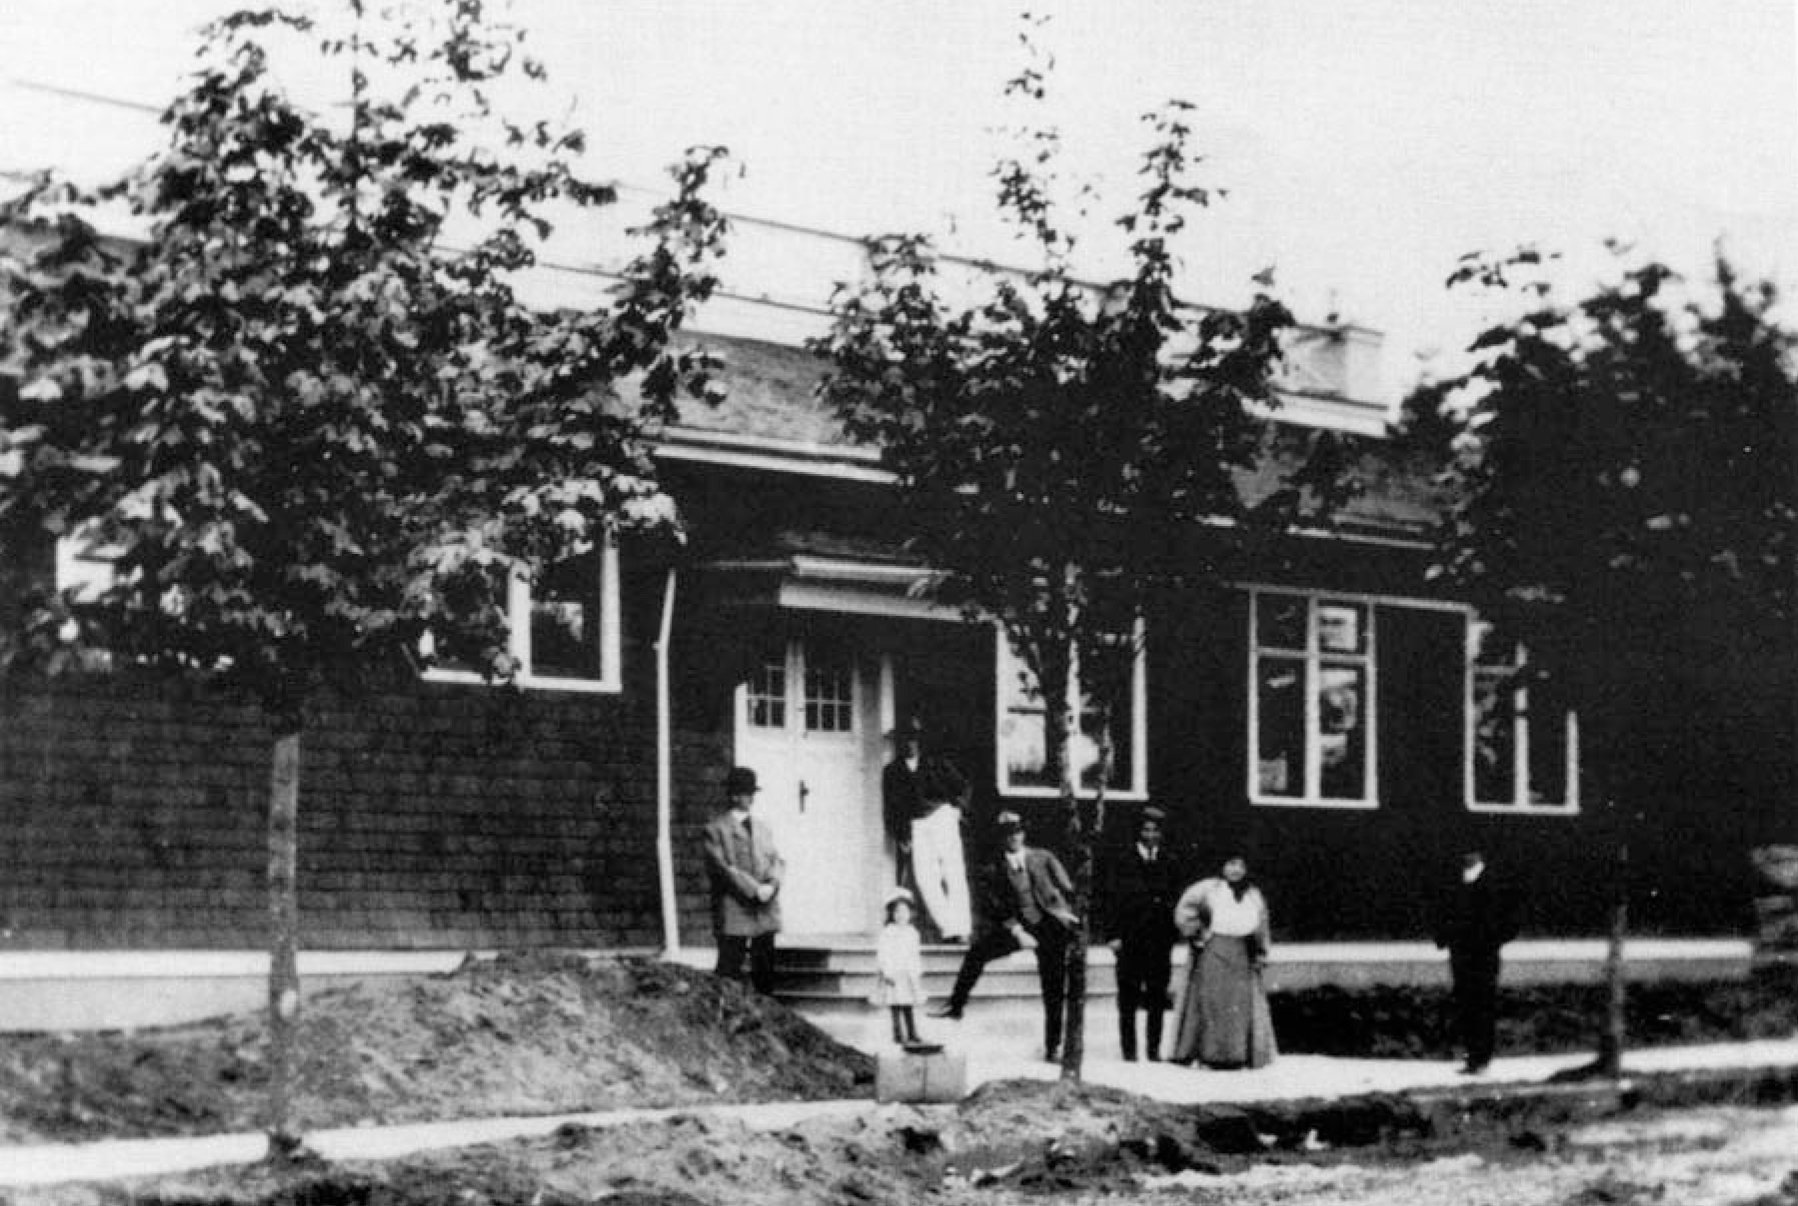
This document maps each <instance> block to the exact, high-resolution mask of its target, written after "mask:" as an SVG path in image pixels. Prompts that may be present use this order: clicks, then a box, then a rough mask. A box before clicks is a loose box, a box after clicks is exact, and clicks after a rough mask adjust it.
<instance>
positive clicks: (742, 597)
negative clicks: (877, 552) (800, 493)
mask: <svg viewBox="0 0 1798 1206" xmlns="http://www.w3.org/2000/svg"><path fill="white" fill-rule="evenodd" d="M699 571H700V573H702V574H704V575H705V576H706V577H707V578H708V579H710V580H711V590H712V594H713V597H714V598H716V599H718V600H719V601H720V602H723V603H725V604H727V605H735V606H747V607H772V608H786V609H790V610H795V611H828V612H836V613H839V614H845V615H864V616H884V617H888V618H891V619H904V620H944V621H960V620H961V619H962V618H963V616H962V612H961V610H960V609H959V608H957V607H954V606H951V605H947V604H944V603H941V602H938V601H937V600H935V599H933V598H931V597H930V592H931V590H932V588H933V587H935V586H936V584H937V583H938V582H939V581H940V580H941V578H942V575H941V573H939V572H938V571H936V570H932V569H930V568H928V567H925V566H921V565H915V564H906V563H900V562H894V561H883V560H880V559H877V558H870V557H856V556H833V555H826V554H818V553H792V554H785V555H781V556H772V557H748V558H727V559H719V560H714V561H709V562H706V563H704V564H703V565H701V566H700V567H699Z"/></svg>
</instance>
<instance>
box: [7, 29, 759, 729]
mask: <svg viewBox="0 0 1798 1206" xmlns="http://www.w3.org/2000/svg"><path fill="white" fill-rule="evenodd" d="M522 42H523V34H522V33H521V32H520V31H518V30H516V29H511V28H508V27H506V26H504V25H502V24H500V23H498V22H496V21H494V20H492V19H491V18H489V16H488V15H487V14H486V13H485V11H484V6H483V5H481V4H480V3H478V2H476V0H458V2H457V3H454V4H443V5H437V6H434V7H432V8H430V9H429V10H426V11H414V12H412V13H411V14H410V15H409V16H406V17H403V18H400V19H390V18H388V17H387V16H386V14H382V15H381V16H380V17H377V16H376V15H374V14H372V13H370V12H368V11H365V9H364V6H363V5H362V4H361V3H360V2H356V3H352V4H350V5H349V10H348V12H347V14H345V17H344V19H343V20H341V21H338V22H336V23H335V24H334V25H333V26H331V27H326V26H320V25H314V24H313V23H312V22H311V21H310V20H308V19H305V18H301V17H296V16H293V15H289V14H287V13H284V12H282V11H279V10H274V9H269V10H260V11H246V12H239V13H236V14H233V15H231V16H228V17H225V18H224V19H222V20H220V21H219V22H217V23H215V24H214V25H212V26H211V27H209V29H208V30H207V32H206V34H205V37H204V44H203V49H202V52H201V56H200V66H199V68H198V70H197V71H196V73H195V74H194V75H193V76H192V77H191V79H190V80H189V82H188V85H187V87H186V90H185V91H184V92H183V93H182V94H181V95H180V97H179V98H178V99H177V100H176V101H175V102H174V103H173V104H172V105H171V106H170V107H169V109H168V110H167V112H166V113H165V114H164V117H163V124H164V126H165V128H166V131H167V143H166V145H165V146H164V147H163V148H162V149H161V150H160V151H159V152H157V153H156V154H155V155H154V156H153V157H152V158H151V159H149V160H148V161H147V162H146V163H144V164H143V165H142V166H141V167H140V168H139V169H138V170H136V171H135V172H133V173H132V174H131V175H130V176H129V177H128V178H126V179H123V180H120V181H118V182H116V183H114V184H112V185H109V186H107V187H104V188H101V189H97V190H91V191H86V190H81V189H77V188H73V187H71V186H69V185H66V184H60V183H56V182H53V181H50V180H48V179H45V180H43V181H41V182H40V183H39V184H38V185H37V186H36V187H34V188H32V189H30V190H29V191H28V192H27V193H26V194H25V195H24V196H22V197H20V198H17V199H15V200H14V201H12V202H10V203H8V204H7V205H6V206H5V207H4V208H3V209H0V238H3V240H4V241H3V242H0V253H3V258H0V274H3V276H0V280H3V282H4V283H3V284H0V290H3V292H4V296H6V297H7V298H8V306H7V310H6V313H5V321H4V323H3V324H0V366H4V369H5V371H6V374H7V375H8V376H11V377H12V378H13V379H14V385H15V386H16V388H15V389H13V390H9V391H5V392H0V524H3V525H4V528H3V529H0V531H3V533H4V537H5V539H6V540H7V542H8V543H9V544H11V545H13V546H14V547H18V546H19V545H22V544H25V543H27V542H28V541H29V540H30V539H31V534H32V533H34V532H42V533H47V534H49V535H51V536H63V535H71V534H73V535H76V536H78V537H80V538H81V539H83V540H85V541H88V542H90V543H91V544H93V545H94V546H95V547H97V548H100V549H103V550H104V551H105V552H106V553H107V555H108V556H110V557H111V558H112V559H113V560H114V563H115V567H116V571H117V572H116V575H115V577H114V579H113V584H112V586H111V587H110V588H109V589H108V590H106V591H105V592H104V593H103V594H102V595H100V596H99V597H97V598H86V599H77V598H72V597H62V598H49V597H40V598H37V599H35V600H33V604H34V606H33V607H32V608H31V609H30V610H31V613H32V615H33V618H34V623H33V624H32V625H31V626H30V630H29V633H28V634H27V636H26V637H25V638H24V639H22V640H15V641H13V642H12V643H11V644H10V647H9V648H8V649H7V650H6V652H7V654H8V655H9V657H10V658H11V659H12V660H14V661H21V660H35V661H39V662H42V661H44V660H46V659H54V658H55V656H56V655H57V652H58V650H60V649H62V648H64V647H65V646H66V644H67V642H66V641H65V639H64V638H66V637H67V636H68V635H69V633H71V632H74V631H79V633H80V636H81V638H82V640H83V641H85V642H88V643H93V644H97V645H100V646H103V647H105V648H107V649H110V650H111V651H113V652H114V653H115V654H118V655H122V656H124V657H126V658H129V659H132V660H134V661H137V662H141V663H144V664H147V665H155V666H161V667H164V668H170V669H179V670H183V671H199V672H203V673H206V674H209V675H212V676H215V677H218V678H221V679H224V680H227V681H229V682H232V683H234V684H236V685H240V686H243V687H246V688H248V689H249V690H251V691H253V692H254V693H255V695H256V696H257V697H259V698H260V699H262V700H263V701H264V702H265V703H266V704H267V705H268V706H269V707H270V708H271V709H273V710H274V711H275V712H276V713H278V714H281V715H291V714H292V713H293V712H294V709H295V708H296V707H297V706H298V704H299V702H300V701H301V700H303V699H304V698H305V697H306V695H307V694H308V693H310V692H311V691H312V690H313V689H315V688H316V687H318V686H320V685H322V684H331V685H333V686H335V687H338V688H348V689H353V688H355V687H357V686H358V685H363V684H368V683H371V682H374V681H379V680H380V679H382V678H385V677H389V676H393V675H395V674H411V673H415V672H416V670H417V669H418V668H419V656H420V655H419V652H418V651H419V646H420V640H421V638H422V637H423V636H424V635H425V634H426V633H427V632H432V633H435V634H437V636H438V640H439V647H455V648H460V649H462V650H464V651H469V650H472V651H474V655H475V656H476V658H477V660H479V661H483V662H484V663H485V664H486V665H487V666H488V667H489V668H490V669H491V670H493V671H494V672H496V673H500V674H504V673H506V672H508V671H509V670H510V669H511V667H510V666H509V665H508V664H507V662H506V659H505V655H504V652H503V651H504V649H505V642H504V639H503V631H502V628H501V625H502V623H503V607H504V586H503V577H504V572H507V571H510V570H511V569H513V568H522V569H525V570H533V569H536V568H537V567H540V566H542V565H544V564H546V563H548V562H552V561H554V560H557V559H558V558H561V557H564V556H567V555H570V554H573V553H577V552H579V551H580V550H582V549H584V548H587V547H590V546H592V545H593V544H594V543H596V542H598V541H601V540H603V539H605V538H606V537H607V536H609V535H610V534H612V533H615V532H618V531H621V530H625V529H657V528H666V527H669V526H670V525H671V524H672V522H673V519H674V511H673V507H672V505H671V504H670V502H669V501H668V499H667V498H666V497H665V496H664V495H663V494H662V493H661V491H660V489H659V487H658V486H657V484H656V482H655V479H654V475H653V472H652V469H651V466H650V464H649V461H648V459H647V457H646V455H645V454H644V452H643V450H642V448H641V446H640V445H639V443H638V439H637V437H638V434H639V432H640V430H641V428H642V425H643V424H644V423H645V422H646V421H653V420H656V419H658V418H664V417H666V416H668V415H669V414H670V413H671V408H672V405H673V399H674V397H675V395H676V394H677V393H678V392H679V391H681V390H692V391H697V392H702V393H703V392H704V391H706V390H707V389H708V388H709V383H708V380H707V369H708V364H707V362H706V360H705V359H704V358H703V356H699V355H696V354H693V353H690V352H676V351H674V350H671V349H670V346H669V336H670V333H671V332H672V331H673V330H674V329H675V328H677V327H678V326H679V325H680V323H681V321H682V319H683V316H684V315H685V314H686V313H687V312H688V310H689V309H690V308H691V307H692V305H694V304H695V303H696V302H698V301H700V300H702V299H703V298H704V297H705V296H706V295H707V294H708V293H709V292H710V290H711V288H712V286H713V279H712V277H711V276H710V275H709V273H708V271H707V262H708V261H709V260H710V258H711V257H712V256H714V255H715V254H716V252H717V249H718V246H719V240H720V237H721V235H722V234H723V230H724V222H723V219H722V218H721V216H720V215H719V214H718V213H717V211H715V210H714V209H712V208H711V207H710V206H709V205H708V204H707V203H706V202H705V201H704V199H703V193H702V189H703V186H704V184H705V182H706V179H707V175H708V173H709V172H710V171H711V170H712V169H713V167H714V166H715V164H716V162H717V159H718V156H719V154H720V152H718V151H716V150H713V149H701V150H698V151H695V152H693V153H691V154H690V155H689V157H688V158H687V159H686V161H685V162H684V163H683V164H681V165H680V166H679V167H678V168H676V169H675V171H674V176H675V182H676V190H675V194H674V197H673V199H672V200H671V201H669V202H668V203H667V204H665V205H664V206H662V207H661V208H660V209H658V210H657V211H656V213H655V215H654V217H653V219H652V221H651V222H650V223H649V225H648V228H647V231H646V233H647V234H648V235H649V242H648V244H647V245H646V249H645V250H644V252H643V253H642V254H640V255H639V256H638V257H637V258H636V259H635V260H634V261H633V262H632V263H631V265H630V267H629V268H628V270H627V271H626V273H625V274H624V283H623V285H622V287H621V288H620V289H619V290H618V292H617V299H616V302H615V304H614V305H613V306H612V307H611V308H610V309H609V310H603V311H596V312H589V313H540V312H538V311H536V310H533V309H532V308H530V307H529V306H527V305H526V304H524V302H523V301H521V300H520V298H519V297H518V296H517V294H516V292H515V287H516V280H517V275H518V274H519V273H521V272H523V271H525V270H528V269H529V268H531V267H532V266H533V265H534V264H535V263H537V261H538V256H539V254H540V250H541V247H542V244H543V241H544V239H546V238H547V237H548V236H549V235H550V234H551V233H552V232H553V230H554V228H555V225H556V223H558V222H562V221H565V220H567V219H569V218H572V217H575V216H577V215H578V214H579V213H580V212H581V211H583V210H587V209H591V208H594V207H598V206H603V205H606V204H608V203H610V202H611V201H612V200H613V192H612V190H611V189H610V188H609V187H607V186H605V185H603V184H596V183H592V182H589V181H587V180H585V179H584V178H582V177H581V176H580V175H579V174H577V171H576V169H575V166H574V162H575V158H576V156H578V154H579V153H580V151H581V149H582V140H581V136H580V134H579V132H578V131H574V130H567V129H562V128H560V127H558V126H556V125H553V124H551V123H547V122H529V121H524V120H519V119H517V118H515V117H512V116H508V115H507V114H510V113H512V112H513V110H512V109H511V108H508V109H507V110H506V113H505V114H502V112H501V111H500V110H499V108H498V106H497V104H496V101H495V99H494V98H495V97H496V96H499V95H502V93H503V90H504V89H505V88H508V87H515V86H516V85H515V77H517V76H519V75H521V74H522V75H523V76H525V77H527V78H529V79H532V80H536V79H540V78H541V75H542V72H541V69H540V68H539V67H538V66H537V65H536V64H535V63H534V62H533V61H532V60H530V59H528V58H527V57H525V55H524V52H523V46H522ZM283 52H291V53H288V54H286V55H285V57H284V55H283ZM284 63H285V64H287V65H289V66H290V67H291V66H293V65H296V64H297V65H299V66H300V67H301V68H302V70H304V69H308V68H310V69H316V67H317V64H319V63H323V64H325V65H326V66H327V69H328V70H329V71H332V72H335V73H336V74H335V75H333V77H332V79H333V83H334V85H335V86H341V88H342V90H343V91H344V92H347V95H348V102H347V105H343V104H338V103H335V98H334V97H333V98H332V99H333V103H330V104H326V105H323V106H322V107H321V108H318V109H314V108H308V107H307V106H306V105H304V104H303V103H302V102H301V101H300V100H299V99H297V98H296V97H295V96H294V95H292V94H291V93H290V92H289V91H288V90H286V89H285V88H284V87H283V86H282V79H283V76H282V73H281V67H282V65H283V64H284ZM507 95H510V94H507ZM121 210H128V211H129V214H130V215H131V217H130V218H129V219H127V221H128V222H130V223H131V224H133V225H135V226H136V227H138V228H140V229H144V230H145V233H144V235H143V237H142V238H141V240H136V241H130V242H125V241H120V240H117V239H111V238H107V237H105V236H103V235H102V234H101V233H100V232H99V230H98V229H97V228H96V224H97V223H99V222H101V221H103V220H106V217H107V216H108V215H111V216H117V215H118V214H119V212H120V211H121ZM626 375H635V376H636V377H639V378H640V379H641V381H642V386H643V387H642V392H641V399H640V400H638V399H631V398H627V397H625V396H624V395H622V394H621V393H620V392H619V391H618V390H617V389H615V388H614V383H616V382H617V381H619V380H620V379H621V378H623V377H625V376H626ZM70 621H74V623H71V622H70Z"/></svg>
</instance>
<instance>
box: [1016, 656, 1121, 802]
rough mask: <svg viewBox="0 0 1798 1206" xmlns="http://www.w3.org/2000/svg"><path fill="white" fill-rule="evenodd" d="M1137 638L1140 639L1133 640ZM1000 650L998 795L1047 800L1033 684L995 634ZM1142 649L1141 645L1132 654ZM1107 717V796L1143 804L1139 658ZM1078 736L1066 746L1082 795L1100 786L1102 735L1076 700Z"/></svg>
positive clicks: (1093, 712)
mask: <svg viewBox="0 0 1798 1206" xmlns="http://www.w3.org/2000/svg"><path fill="white" fill-rule="evenodd" d="M1138 636H1139V638H1140V633H1139V634H1138ZM997 637H998V639H997V640H996V642H995V644H996V645H997V646H998V650H999V682H998V692H997V694H998V699H999V717H998V755H999V790H1000V792H1001V793H1003V794H1006V795H1015V796H1050V795H1054V794H1055V793H1056V792H1058V791H1059V790H1060V785H1059V784H1058V783H1057V782H1056V781H1055V776H1054V774H1053V773H1051V771H1050V767H1049V756H1048V719H1047V716H1046V715H1045V711H1044V706H1043V698H1042V694H1041V692H1040V691H1039V690H1038V689H1037V684H1036V679H1035V677H1034V676H1033V675H1032V674H1031V673H1030V670H1029V669H1028V668H1027V667H1026V666H1025V664H1024V660H1023V659H1022V658H1020V657H1019V656H1018V655H1017V654H1016V652H1015V651H1014V650H1013V649H1012V647H1011V642H1009V641H1008V640H1006V638H1005V635H1004V633H1003V632H999V633H998V634H997ZM1141 647H1142V644H1141V641H1140V639H1139V640H1138V642H1137V648H1138V649H1139V650H1140V649H1141ZM1125 694H1126V696H1127V698H1125V699H1124V700H1122V701H1121V702H1120V703H1119V705H1118V706H1117V709H1116V710H1115V711H1114V712H1113V713H1112V716H1111V728H1110V734H1111V775H1110V777H1109V779H1108V780H1107V782H1106V785H1105V792H1106V795H1107V796H1110V797H1113V798H1117V799H1143V798H1145V796H1146V794H1147V791H1148V786H1147V784H1148V769H1147V762H1148V759H1147V751H1146V749H1145V742H1144V732H1143V728H1144V724H1143V720H1144V717H1143V712H1144V701H1145V683H1144V679H1143V658H1142V656H1141V655H1140V653H1139V654H1138V656H1137V658H1136V666H1135V670H1134V673H1133V674H1132V675H1131V684H1130V690H1129V691H1128V692H1126V693H1125ZM1081 700H1082V707H1081V709H1080V731H1079V732H1078V733H1076V734H1075V735H1074V739H1073V741H1072V742H1071V745H1072V747H1073V748H1072V751H1071V756H1072V759H1073V763H1074V770H1075V775H1076V781H1077V782H1078V783H1079V785H1080V787H1081V789H1082V790H1084V791H1089V792H1090V791H1094V790H1096V789H1097V788H1098V786H1099V746H1100V738H1101V736H1102V735H1103V734H1102V730H1101V722H1100V714H1099V710H1098V709H1097V708H1096V707H1094V706H1092V703H1091V701H1089V700H1086V699H1085V696H1084V694H1083V693H1082V695H1081Z"/></svg>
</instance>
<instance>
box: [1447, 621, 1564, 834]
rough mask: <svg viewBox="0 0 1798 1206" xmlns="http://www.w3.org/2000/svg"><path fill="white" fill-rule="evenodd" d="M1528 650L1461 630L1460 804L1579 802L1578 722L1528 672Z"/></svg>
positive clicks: (1553, 805)
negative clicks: (1463, 743) (1463, 798)
mask: <svg viewBox="0 0 1798 1206" xmlns="http://www.w3.org/2000/svg"><path fill="white" fill-rule="evenodd" d="M1528 667H1529V660H1528V655H1527V653H1526V652H1525V651H1524V650H1523V649H1521V648H1520V647H1518V646H1516V645H1513V644H1509V643H1504V642H1500V641H1498V640H1496V639H1495V638H1494V637H1493V633H1492V627H1491V625H1489V624H1485V623H1481V622H1480V621H1477V620H1475V621H1473V622H1471V623H1470V624H1469V625H1468V629H1467V805H1468V807H1469V808H1471V809H1474V810H1477V811H1486V810H1497V811H1507V812H1510V811H1523V812H1530V811H1536V812H1573V811H1576V810H1577V809H1578V807H1579V773H1578V766H1579V725H1578V720H1577V718H1576V717H1575V716H1574V714H1573V713H1572V712H1571V711H1569V710H1568V709H1567V708H1566V707H1564V706H1562V705H1561V704H1560V702H1559V701H1558V700H1557V699H1556V693H1555V690H1554V685H1553V684H1552V683H1551V682H1549V681H1547V680H1544V679H1541V678H1535V677H1531V676H1529V674H1528Z"/></svg>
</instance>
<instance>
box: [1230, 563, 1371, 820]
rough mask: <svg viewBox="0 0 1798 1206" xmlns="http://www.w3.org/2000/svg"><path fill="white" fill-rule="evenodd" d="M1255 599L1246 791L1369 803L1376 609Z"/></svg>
mask: <svg viewBox="0 0 1798 1206" xmlns="http://www.w3.org/2000/svg"><path fill="white" fill-rule="evenodd" d="M1251 598H1252V600H1253V607H1252V611H1251V626H1252V628H1253V637H1252V640H1251V642H1250V662H1251V667H1250V673H1251V676H1252V682H1253V691H1252V693H1251V699H1250V712H1249V729H1250V749H1251V754H1250V766H1249V796H1250V798H1251V799H1253V800H1254V801H1255V802H1256V803H1258V804H1306V805H1316V806H1333V807H1344V808H1371V807H1373V806H1374V804H1375V802H1376V800H1377V798H1378V795H1377V792H1376V790H1375V782H1374V778H1375V776H1374V760H1373V750H1374V743H1373V720H1374V708H1373V701H1374V660H1373V642H1374V632H1373V609H1372V608H1371V607H1370V606H1369V605H1368V604H1366V603H1364V602H1359V601H1353V600H1347V599H1333V598H1330V597H1328V596H1317V595H1300V594H1288V593H1285V592H1278V591H1255V592H1253V594H1252V596H1251Z"/></svg>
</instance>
